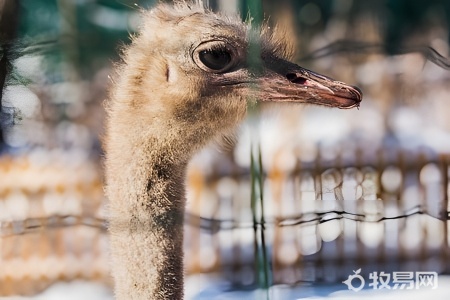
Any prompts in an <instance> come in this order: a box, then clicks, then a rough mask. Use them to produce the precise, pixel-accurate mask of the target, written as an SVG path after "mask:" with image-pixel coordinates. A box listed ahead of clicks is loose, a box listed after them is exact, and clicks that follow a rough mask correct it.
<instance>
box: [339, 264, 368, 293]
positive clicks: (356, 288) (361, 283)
mask: <svg viewBox="0 0 450 300" xmlns="http://www.w3.org/2000/svg"><path fill="white" fill-rule="evenodd" d="M353 273H355V274H353V275H349V276H348V278H347V280H345V281H342V283H345V284H346V285H347V288H348V289H349V290H352V291H354V292H359V291H360V290H362V289H363V287H364V285H365V284H366V281H365V280H364V277H362V276H361V275H359V273H361V268H359V269H358V270H356V271H354V270H353ZM354 279H357V280H359V286H354V285H353V280H354Z"/></svg>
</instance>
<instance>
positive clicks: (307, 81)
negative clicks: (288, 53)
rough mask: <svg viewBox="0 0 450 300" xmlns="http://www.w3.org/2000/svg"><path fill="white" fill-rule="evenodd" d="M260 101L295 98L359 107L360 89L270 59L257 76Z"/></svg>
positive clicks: (297, 99)
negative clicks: (260, 94) (258, 76)
mask: <svg viewBox="0 0 450 300" xmlns="http://www.w3.org/2000/svg"><path fill="white" fill-rule="evenodd" d="M257 84H258V87H259V88H261V90H262V92H263V96H262V97H260V99H261V100H263V101H273V102H299V103H309V104H315V105H323V106H329V107H337V108H343V109H348V108H353V107H359V104H360V102H361V100H362V92H361V90H360V89H359V88H357V87H355V86H350V85H348V84H345V83H343V82H340V81H336V80H334V79H331V78H329V77H326V76H323V75H320V74H317V73H314V72H312V71H310V70H307V69H304V68H302V67H300V66H298V65H296V64H293V63H291V62H288V61H285V60H281V59H273V60H271V61H270V62H269V63H267V62H266V70H265V72H264V73H263V74H262V75H261V77H260V78H259V79H258V80H257Z"/></svg>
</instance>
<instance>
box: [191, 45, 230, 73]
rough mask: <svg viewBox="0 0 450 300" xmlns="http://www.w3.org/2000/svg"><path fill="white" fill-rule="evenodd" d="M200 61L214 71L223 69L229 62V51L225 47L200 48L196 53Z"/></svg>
mask: <svg viewBox="0 0 450 300" xmlns="http://www.w3.org/2000/svg"><path fill="white" fill-rule="evenodd" d="M198 57H199V59H200V61H201V62H202V63H203V64H204V65H205V66H206V67H208V68H210V69H211V70H214V71H221V70H223V69H225V68H226V67H227V66H228V64H229V63H230V62H231V53H230V52H228V51H227V50H226V49H217V50H214V49H211V50H202V51H200V52H199V53H198Z"/></svg>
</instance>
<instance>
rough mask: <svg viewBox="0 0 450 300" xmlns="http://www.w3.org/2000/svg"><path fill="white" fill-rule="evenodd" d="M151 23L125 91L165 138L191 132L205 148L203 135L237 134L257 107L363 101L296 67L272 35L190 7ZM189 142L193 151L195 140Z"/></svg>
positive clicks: (162, 13)
mask: <svg viewBox="0 0 450 300" xmlns="http://www.w3.org/2000/svg"><path fill="white" fill-rule="evenodd" d="M143 20H144V24H143V27H142V28H141V31H140V32H141V33H140V35H138V36H137V37H135V39H134V41H133V44H134V45H133V47H130V48H128V49H127V50H126V51H125V56H124V60H125V62H126V64H127V65H128V66H130V65H131V66H134V67H132V68H122V69H119V73H121V72H122V71H123V72H125V73H128V74H126V76H123V74H119V76H120V77H122V78H126V80H129V81H131V82H128V84H122V85H120V86H121V87H124V86H126V87H127V91H125V92H126V93H127V94H128V96H130V94H131V97H132V98H133V101H132V102H131V103H130V104H131V107H130V108H131V110H132V111H133V115H134V116H136V118H137V117H138V116H143V117H144V118H145V117H147V118H151V120H143V121H144V122H143V123H145V124H147V125H150V124H151V126H157V127H159V128H161V129H162V130H163V132H164V133H165V134H167V132H168V131H170V129H173V128H175V127H178V128H180V127H184V128H189V132H191V133H194V136H192V138H191V141H192V142H194V143H197V144H200V145H198V146H202V145H201V144H203V143H201V141H200V140H199V139H198V136H199V135H201V136H202V139H201V140H202V141H203V140H207V139H208V138H209V137H210V136H214V135H217V134H220V133H225V132H226V131H228V130H230V129H232V128H233V127H234V126H235V125H236V124H238V123H239V122H240V121H241V120H242V119H243V118H244V115H245V112H246V108H247V105H248V102H249V101H251V102H254V101H272V102H296V103H308V104H316V105H323V106H329V107H338V108H352V107H355V106H358V105H359V103H360V101H361V98H362V94H361V91H360V90H359V89H357V88H355V87H352V86H349V85H346V84H344V83H342V82H338V81H334V80H333V79H331V78H328V77H325V76H323V75H319V74H317V73H314V72H312V71H309V70H306V69H304V68H302V67H300V66H298V65H296V64H294V63H291V62H289V61H288V60H287V56H288V55H287V51H286V49H287V47H286V46H285V44H284V43H283V42H282V41H281V39H277V38H276V37H275V36H274V35H273V34H272V33H271V32H270V30H268V29H267V28H265V29H261V28H255V29H252V28H251V27H250V26H249V25H247V24H244V23H242V22H241V21H240V20H238V19H233V18H230V17H225V16H218V15H216V14H213V13H212V12H209V11H207V10H205V9H203V8H202V7H201V6H199V5H192V6H190V5H188V4H186V3H179V4H178V5H175V6H168V5H159V6H158V7H156V8H155V9H153V10H151V11H149V12H147V13H145V14H144V16H143ZM121 92H123V91H118V92H117V91H116V93H121ZM128 98H130V97H128ZM145 111H148V112H151V113H149V114H147V115H146V114H145V113H144V112H145ZM155 114H157V116H155ZM158 120H159V121H158ZM168 120H171V121H168ZM175 123H176V124H175ZM175 134H180V133H179V132H178V133H174V135H175ZM185 134H186V135H184V136H183V138H184V142H186V143H187V142H188V141H189V135H190V134H189V133H188V132H186V133H185Z"/></svg>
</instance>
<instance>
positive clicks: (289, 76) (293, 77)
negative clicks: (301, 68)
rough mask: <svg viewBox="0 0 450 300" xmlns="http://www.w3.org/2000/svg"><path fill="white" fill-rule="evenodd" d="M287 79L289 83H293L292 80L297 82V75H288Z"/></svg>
mask: <svg viewBox="0 0 450 300" xmlns="http://www.w3.org/2000/svg"><path fill="white" fill-rule="evenodd" d="M286 78H287V79H288V80H289V81H292V80H295V78H297V75H295V74H294V73H288V74H286Z"/></svg>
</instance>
